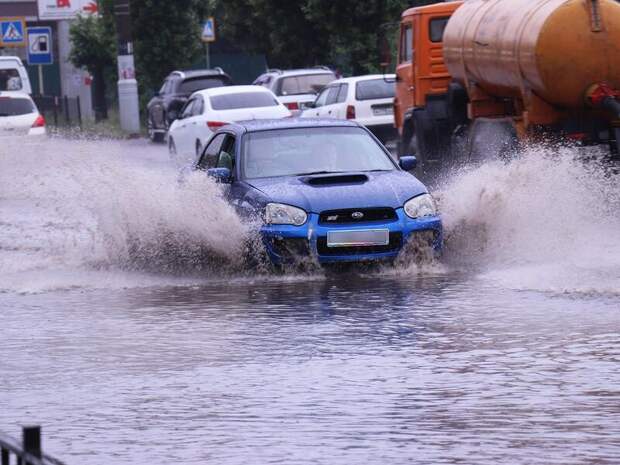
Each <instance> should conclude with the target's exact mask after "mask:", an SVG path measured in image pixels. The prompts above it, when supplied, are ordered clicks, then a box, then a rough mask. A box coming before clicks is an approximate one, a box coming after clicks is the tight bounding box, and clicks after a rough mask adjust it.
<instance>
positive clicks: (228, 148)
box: [216, 135, 235, 173]
mask: <svg viewBox="0 0 620 465" xmlns="http://www.w3.org/2000/svg"><path fill="white" fill-rule="evenodd" d="M216 166H217V168H228V169H229V170H230V172H231V173H234V171H235V138H234V136H231V135H228V136H227V137H226V140H225V141H224V143H223V144H222V150H220V154H219V157H218V158H217V165H216Z"/></svg>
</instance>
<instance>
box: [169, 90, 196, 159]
mask: <svg viewBox="0 0 620 465" xmlns="http://www.w3.org/2000/svg"><path fill="white" fill-rule="evenodd" d="M195 101H196V100H195V99H189V100H188V101H187V103H186V104H185V106H184V107H183V110H181V116H180V117H179V119H178V120H177V124H176V128H175V131H174V134H173V136H174V142H175V144H176V147H177V151H178V152H179V153H181V154H183V155H187V154H188V153H193V150H194V148H193V146H192V145H193V144H192V142H193V141H190V139H191V134H190V132H189V131H190V129H189V125H188V124H189V123H190V119H191V117H192V111H193V107H194V102H195Z"/></svg>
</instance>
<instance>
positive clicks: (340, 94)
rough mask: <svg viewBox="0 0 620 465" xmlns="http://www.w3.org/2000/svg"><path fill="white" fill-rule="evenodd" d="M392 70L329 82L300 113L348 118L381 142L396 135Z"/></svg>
mask: <svg viewBox="0 0 620 465" xmlns="http://www.w3.org/2000/svg"><path fill="white" fill-rule="evenodd" d="M395 79H396V75H394V74H386V75H383V74H372V75H368V76H356V77H349V78H344V79H338V80H337V81H334V82H331V83H329V84H328V85H327V86H326V87H325V88H324V89H323V90H322V91H321V93H320V94H319V95H318V96H317V98H316V100H315V101H314V102H313V103H312V104H310V105H309V107H310V108H308V109H307V110H305V111H304V112H303V113H302V115H301V116H302V117H304V118H338V119H351V120H353V121H357V122H358V123H360V124H363V125H364V126H366V127H367V128H368V129H370V130H371V131H372V132H373V133H374V134H375V135H376V136H377V137H378V138H379V139H380V140H381V141H382V142H386V141H388V140H393V139H396V137H397V132H396V128H395V127H394V92H395V86H394V84H395Z"/></svg>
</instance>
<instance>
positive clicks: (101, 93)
mask: <svg viewBox="0 0 620 465" xmlns="http://www.w3.org/2000/svg"><path fill="white" fill-rule="evenodd" d="M92 92H93V109H94V110H95V121H97V122H98V121H101V120H104V119H108V103H107V102H106V99H105V78H104V73H103V67H101V66H99V67H97V68H96V69H95V70H94V72H93V91H92Z"/></svg>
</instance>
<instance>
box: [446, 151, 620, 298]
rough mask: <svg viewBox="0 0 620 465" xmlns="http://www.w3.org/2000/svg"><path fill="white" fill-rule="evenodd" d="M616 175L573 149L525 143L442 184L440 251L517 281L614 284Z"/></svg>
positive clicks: (619, 279)
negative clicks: (514, 154) (511, 154)
mask: <svg viewBox="0 0 620 465" xmlns="http://www.w3.org/2000/svg"><path fill="white" fill-rule="evenodd" d="M617 182H618V178H617V176H613V175H610V174H609V172H608V170H607V169H606V168H605V166H604V165H601V164H599V163H598V162H595V161H590V162H589V163H585V162H584V161H583V159H582V158H581V159H579V158H576V157H575V149H567V148H564V149H557V150H551V149H546V150H545V149H540V148H539V149H533V148H532V149H529V150H528V151H526V152H525V153H524V154H523V155H522V157H520V158H518V159H516V160H514V161H512V162H510V163H502V162H499V161H494V162H490V163H487V164H485V165H483V166H480V167H478V168H474V169H470V170H468V171H465V172H462V173H460V174H459V175H457V176H455V177H453V178H452V180H451V181H450V182H448V183H447V184H446V185H445V187H444V188H443V189H442V191H441V193H440V195H441V208H442V216H443V218H444V227H445V230H446V258H447V260H449V262H450V263H452V264H453V265H456V266H467V267H475V268H476V269H478V270H480V271H481V273H482V274H481V276H482V277H485V278H492V279H496V280H499V281H500V282H501V283H502V284H503V285H507V286H509V287H513V288H517V289H536V290H545V291H553V292H590V291H592V292H610V293H618V292H620V239H619V238H618V232H619V231H620V217H619V216H618V214H617V212H618V207H620V201H619V188H618V184H617Z"/></svg>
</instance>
